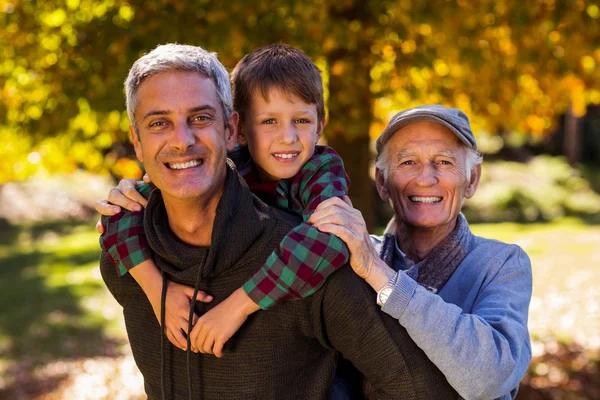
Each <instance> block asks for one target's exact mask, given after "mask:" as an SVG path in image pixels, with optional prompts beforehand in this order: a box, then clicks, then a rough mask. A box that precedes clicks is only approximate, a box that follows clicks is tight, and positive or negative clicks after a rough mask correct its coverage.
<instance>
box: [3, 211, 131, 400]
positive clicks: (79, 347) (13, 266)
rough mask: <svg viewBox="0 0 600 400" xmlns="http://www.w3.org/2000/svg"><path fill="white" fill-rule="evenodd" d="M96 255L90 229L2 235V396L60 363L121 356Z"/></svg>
mask: <svg viewBox="0 0 600 400" xmlns="http://www.w3.org/2000/svg"><path fill="white" fill-rule="evenodd" d="M98 256H99V246H98V239H97V234H96V233H95V232H94V230H93V224H92V223H90V224H87V225H82V224H80V223H63V224H59V225H52V224H50V225H41V226H32V227H22V228H10V227H9V228H6V229H3V230H2V233H1V234H0V304H2V305H3V312H2V313H1V314H0V377H1V378H0V397H3V396H2V390H4V391H9V390H12V389H10V388H11V386H14V385H15V384H17V383H18V381H19V379H22V378H23V376H28V375H30V374H34V373H35V371H37V369H39V368H40V367H43V366H45V365H48V364H50V363H52V362H53V361H55V360H81V359H88V358H93V357H99V356H113V357H114V356H117V355H119V354H121V352H122V350H121V349H122V347H123V344H124V343H126V340H125V335H124V331H123V329H122V327H121V325H120V324H119V318H118V315H119V310H118V309H117V307H116V304H115V302H114V300H113V299H112V298H110V296H109V294H108V292H107V291H106V289H105V287H104V284H103V282H102V280H101V277H100V274H99V270H98V268H97V265H98ZM25 380H26V381H28V380H29V378H25ZM8 393H11V392H10V391H9V392H8Z"/></svg>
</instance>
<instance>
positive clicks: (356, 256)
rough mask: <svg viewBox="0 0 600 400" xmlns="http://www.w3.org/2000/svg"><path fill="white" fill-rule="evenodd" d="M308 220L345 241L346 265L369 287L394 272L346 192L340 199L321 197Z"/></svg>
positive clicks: (319, 228)
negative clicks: (321, 199)
mask: <svg viewBox="0 0 600 400" xmlns="http://www.w3.org/2000/svg"><path fill="white" fill-rule="evenodd" d="M308 223H310V224H312V225H313V226H314V227H315V228H317V229H318V230H320V231H321V232H326V233H331V234H333V235H335V236H337V237H339V238H340V239H342V240H343V241H344V242H345V243H346V245H347V246H348V250H349V251H350V266H351V267H352V269H353V270H354V272H355V273H356V274H357V275H358V276H360V277H361V278H362V279H364V280H365V281H367V283H368V284H369V285H371V287H373V289H375V290H379V289H380V288H381V287H382V286H383V285H384V284H385V283H386V282H387V281H388V280H389V279H390V278H391V277H392V275H393V274H394V270H392V269H391V268H390V267H388V266H387V265H386V264H385V263H384V262H383V261H382V260H381V259H380V258H379V255H378V254H377V252H376V251H375V247H373V243H371V238H370V237H369V232H368V231H367V225H366V223H365V220H364V218H363V216H362V214H361V212H360V211H358V210H357V209H355V208H353V207H352V203H351V202H350V199H349V198H348V197H347V196H346V197H345V198H344V200H342V199H339V198H337V197H333V198H331V199H327V200H325V201H323V202H322V203H321V204H319V206H318V207H317V209H316V210H315V212H314V213H313V214H312V215H311V216H310V218H309V219H308Z"/></svg>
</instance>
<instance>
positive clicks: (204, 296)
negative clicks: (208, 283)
mask: <svg viewBox="0 0 600 400" xmlns="http://www.w3.org/2000/svg"><path fill="white" fill-rule="evenodd" d="M182 289H183V293H185V295H186V296H187V297H189V298H190V299H191V298H192V296H193V295H194V288H193V287H191V286H184V287H183V288H182ZM213 299H214V298H213V296H211V295H210V294H208V293H206V292H204V291H202V290H198V293H196V300H198V301H201V302H203V303H210V302H211V301H213Z"/></svg>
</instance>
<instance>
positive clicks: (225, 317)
mask: <svg viewBox="0 0 600 400" xmlns="http://www.w3.org/2000/svg"><path fill="white" fill-rule="evenodd" d="M259 309H260V307H258V305H257V304H256V303H254V302H253V301H252V300H251V299H250V298H249V297H248V295H247V294H246V293H245V292H244V290H243V289H241V288H240V289H237V290H236V291H235V292H233V293H232V294H231V296H229V297H228V298H226V299H225V300H224V301H223V302H221V303H220V304H218V305H217V306H216V307H215V308H213V309H212V310H210V311H208V312H207V313H206V314H204V315H203V316H202V317H201V318H200V319H198V322H197V323H196V324H195V326H194V329H192V334H191V336H190V342H191V345H192V351H194V352H196V353H197V352H200V353H205V354H214V355H215V356H217V357H219V358H221V357H223V346H224V345H225V343H226V342H227V341H228V340H229V339H230V338H231V337H232V336H233V335H234V334H235V333H236V332H237V331H238V329H240V327H241V326H242V325H243V324H244V322H246V319H247V318H248V316H249V315H250V314H252V313H253V312H255V311H258V310H259Z"/></svg>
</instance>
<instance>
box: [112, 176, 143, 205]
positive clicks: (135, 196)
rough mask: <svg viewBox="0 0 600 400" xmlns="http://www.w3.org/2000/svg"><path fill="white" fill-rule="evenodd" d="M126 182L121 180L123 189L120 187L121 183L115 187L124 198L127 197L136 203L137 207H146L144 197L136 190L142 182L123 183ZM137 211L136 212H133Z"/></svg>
mask: <svg viewBox="0 0 600 400" xmlns="http://www.w3.org/2000/svg"><path fill="white" fill-rule="evenodd" d="M126 181H127V180H126V179H122V180H121V182H122V183H123V188H122V189H121V187H120V185H121V182H119V185H118V186H117V189H119V190H120V191H121V192H122V193H123V194H124V195H125V196H127V198H128V199H129V200H131V201H133V202H135V203H138V204H139V205H141V206H143V207H146V204H148V201H147V200H146V198H145V197H144V196H142V195H141V194H140V193H139V192H138V191H137V190H136V188H137V187H138V186H140V185H141V184H142V183H143V182H142V181H133V180H131V181H129V182H127V183H125V182H126ZM135 211H137V210H135Z"/></svg>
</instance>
